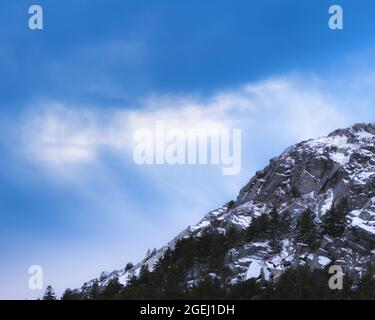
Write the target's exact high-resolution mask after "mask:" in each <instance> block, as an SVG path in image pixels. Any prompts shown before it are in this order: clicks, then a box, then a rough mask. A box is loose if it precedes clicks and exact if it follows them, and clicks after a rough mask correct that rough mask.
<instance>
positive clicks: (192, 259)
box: [74, 124, 375, 298]
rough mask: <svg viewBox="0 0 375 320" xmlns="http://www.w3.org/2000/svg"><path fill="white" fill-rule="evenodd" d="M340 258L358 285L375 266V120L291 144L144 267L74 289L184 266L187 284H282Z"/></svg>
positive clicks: (104, 276) (89, 289) (86, 294)
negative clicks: (288, 277)
mask: <svg viewBox="0 0 375 320" xmlns="http://www.w3.org/2000/svg"><path fill="white" fill-rule="evenodd" d="M181 261H183V262H181ZM332 264H335V265H340V266H342V268H343V270H344V273H345V275H347V276H348V277H350V279H352V280H353V281H354V283H356V282H358V281H360V279H361V278H363V277H364V275H365V274H366V272H368V271H369V270H370V269H371V268H372V267H373V266H375V124H356V125H353V126H351V127H349V128H346V129H339V130H336V131H334V132H332V133H330V134H329V135H328V136H326V137H321V138H317V139H311V140H307V141H303V142H300V143H298V144H296V145H294V146H291V147H289V148H288V149H286V150H285V151H284V152H283V153H282V154H281V155H280V156H278V157H275V158H273V159H271V161H270V162H269V164H268V165H267V166H266V167H265V168H264V169H263V170H261V171H258V172H256V174H255V176H254V177H252V178H251V180H250V181H249V182H248V183H247V184H246V185H245V186H244V187H243V188H242V189H241V190H240V192H239V194H238V197H237V199H236V200H234V201H230V202H228V203H226V204H225V205H224V206H222V207H221V208H219V209H217V210H214V211H211V212H209V213H208V214H206V216H204V218H203V219H202V220H201V221H200V222H199V223H198V224H197V225H194V226H189V227H188V228H187V229H186V230H184V231H183V232H181V233H180V234H179V235H178V236H177V237H176V238H174V239H173V240H172V241H170V242H169V243H168V244H167V245H166V246H164V247H163V248H161V249H159V250H157V251H155V252H153V253H151V254H150V255H149V256H147V257H146V258H145V259H144V260H143V261H142V262H140V263H138V264H137V265H135V266H133V267H129V268H127V269H128V270H126V271H125V270H117V271H113V272H111V273H102V275H101V276H100V277H99V278H98V279H95V280H92V281H89V282H87V283H85V284H84V285H83V287H82V288H81V289H80V290H76V291H74V292H75V294H77V295H79V296H80V298H88V297H89V295H90V292H92V289H93V286H96V287H97V288H99V291H100V290H105V288H106V287H108V286H109V284H113V283H118V284H120V285H121V284H122V285H128V286H129V281H130V282H131V285H130V286H133V287H134V286H140V284H139V283H137V279H139V278H140V277H141V276H142V274H143V273H145V272H146V273H147V274H148V272H149V271H148V270H150V271H151V272H152V271H155V270H156V271H155V274H159V275H160V277H163V275H165V274H168V277H169V276H170V274H171V271H170V270H175V269H176V270H177V269H178V270H179V271H178V270H177V271H176V274H178V275H179V276H177V275H174V276H176V279H178V280H176V281H178V283H180V282H181V281H182V282H184V283H183V288H185V289H184V290H187V289H186V288H189V287H195V286H196V285H198V284H199V283H200V282H201V281H203V280H204V279H206V278H207V277H208V278H211V279H216V281H218V282H219V285H221V286H223V285H229V286H230V285H236V284H240V283H241V282H245V281H247V280H251V279H253V280H254V281H255V282H257V281H258V282H259V281H268V282H272V283H277V281H278V279H280V277H282V275H283V274H284V273H286V272H287V271H288V270H296V269H298V268H300V267H303V266H305V268H306V267H308V269H309V270H311V271H314V270H317V271H319V270H320V271H322V270H326V268H327V266H329V265H332ZM157 270H159V273H157ZM160 270H164V271H160ZM181 270H182V271H181ZM171 277H172V276H171ZM168 279H169V278H168ZM171 279H172V278H171ZM181 279H182V280H181ZM113 280H115V281H113ZM117 280H118V281H117ZM160 281H162V280H160ZM171 281H172V280H171Z"/></svg>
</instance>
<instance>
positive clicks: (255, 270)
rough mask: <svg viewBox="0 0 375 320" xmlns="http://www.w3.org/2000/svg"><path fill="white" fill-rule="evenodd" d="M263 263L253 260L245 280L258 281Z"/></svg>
mask: <svg viewBox="0 0 375 320" xmlns="http://www.w3.org/2000/svg"><path fill="white" fill-rule="evenodd" d="M262 265H263V263H262V261H261V260H253V262H251V263H250V266H249V268H248V269H247V271H246V275H245V279H246V280H248V279H253V278H255V279H257V278H259V276H260V275H261V272H262Z"/></svg>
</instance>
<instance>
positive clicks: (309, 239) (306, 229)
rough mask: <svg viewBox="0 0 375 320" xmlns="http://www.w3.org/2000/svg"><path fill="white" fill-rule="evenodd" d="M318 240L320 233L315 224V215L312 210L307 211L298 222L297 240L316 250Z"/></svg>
mask: <svg viewBox="0 0 375 320" xmlns="http://www.w3.org/2000/svg"><path fill="white" fill-rule="evenodd" d="M317 238H318V232H317V229H316V226H315V223H314V214H313V213H312V211H311V210H310V209H307V210H305V211H304V212H302V214H301V216H300V218H299V220H298V222H297V235H296V240H297V241H298V242H302V243H304V244H307V245H308V246H309V247H310V248H312V249H315V247H316V245H317Z"/></svg>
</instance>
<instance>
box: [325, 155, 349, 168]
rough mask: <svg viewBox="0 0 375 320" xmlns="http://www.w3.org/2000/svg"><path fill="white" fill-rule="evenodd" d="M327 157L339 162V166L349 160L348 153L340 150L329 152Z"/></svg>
mask: <svg viewBox="0 0 375 320" xmlns="http://www.w3.org/2000/svg"><path fill="white" fill-rule="evenodd" d="M329 157H330V158H331V159H332V160H333V161H335V162H337V163H338V164H340V165H341V166H343V165H346V164H347V163H348V162H349V159H350V154H346V153H342V152H331V153H330V154H329Z"/></svg>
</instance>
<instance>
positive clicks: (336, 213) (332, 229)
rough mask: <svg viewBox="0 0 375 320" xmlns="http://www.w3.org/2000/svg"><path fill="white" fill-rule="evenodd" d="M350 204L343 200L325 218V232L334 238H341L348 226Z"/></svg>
mask: <svg viewBox="0 0 375 320" xmlns="http://www.w3.org/2000/svg"><path fill="white" fill-rule="evenodd" d="M348 211H349V209H348V202H347V200H346V199H343V200H342V201H341V202H340V203H339V205H338V206H337V207H335V206H332V207H331V208H330V209H329V210H328V211H327V212H326V214H325V215H324V217H323V219H322V220H323V232H324V233H326V234H328V235H330V236H332V237H341V236H342V235H343V233H344V231H345V228H346V226H347V221H346V215H347V213H348Z"/></svg>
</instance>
